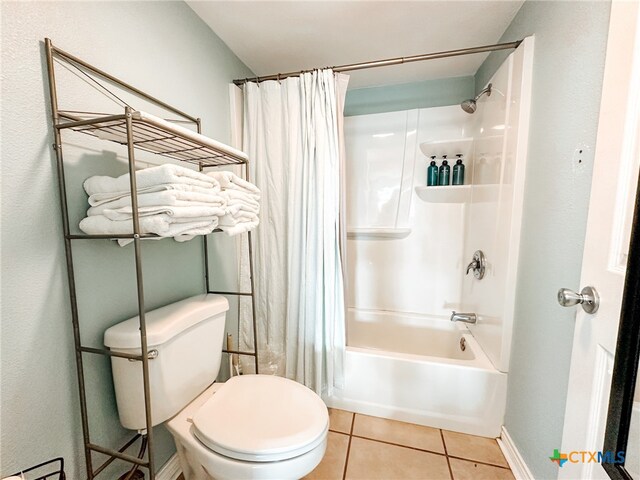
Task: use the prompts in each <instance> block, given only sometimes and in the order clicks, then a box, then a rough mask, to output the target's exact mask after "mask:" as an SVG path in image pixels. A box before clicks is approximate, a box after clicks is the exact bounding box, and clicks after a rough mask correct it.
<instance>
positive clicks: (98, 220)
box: [80, 214, 218, 237]
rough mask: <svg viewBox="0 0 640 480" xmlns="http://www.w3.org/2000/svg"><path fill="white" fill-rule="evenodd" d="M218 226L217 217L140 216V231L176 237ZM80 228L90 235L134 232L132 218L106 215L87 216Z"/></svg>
mask: <svg viewBox="0 0 640 480" xmlns="http://www.w3.org/2000/svg"><path fill="white" fill-rule="evenodd" d="M217 226H218V219H217V218H215V217H214V218H208V219H202V218H194V219H192V221H185V219H184V218H182V219H179V221H176V219H175V218H173V217H171V216H169V215H166V214H160V215H152V216H148V217H141V218H140V232H141V233H154V234H156V235H159V236H161V237H175V236H176V235H182V234H184V233H185V232H189V231H190V230H194V229H210V230H211V231H213V230H214V229H215V228H216V227H217ZM80 230H82V231H83V232H84V233H86V234H89V235H105V234H106V235H109V234H114V235H117V234H126V233H133V225H132V222H131V220H110V219H109V218H107V217H105V216H104V215H93V216H91V217H85V218H83V219H82V220H81V221H80Z"/></svg>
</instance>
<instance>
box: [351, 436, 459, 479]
mask: <svg viewBox="0 0 640 480" xmlns="http://www.w3.org/2000/svg"><path fill="white" fill-rule="evenodd" d="M346 478H347V479H353V480H357V479H362V480H398V479H402V480H418V479H419V480H450V479H451V476H450V475H449V467H448V465H447V459H446V457H444V455H438V454H435V453H428V452H421V451H419V450H414V449H411V448H405V447H398V446H396V445H389V444H387V443H380V442H376V441H373V440H366V439H364V438H358V437H353V438H352V439H351V449H350V451H349V462H348V464H347V476H346Z"/></svg>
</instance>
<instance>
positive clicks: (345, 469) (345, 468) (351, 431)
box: [342, 412, 356, 480]
mask: <svg viewBox="0 0 640 480" xmlns="http://www.w3.org/2000/svg"><path fill="white" fill-rule="evenodd" d="M351 415H353V416H352V417H351V428H350V429H349V443H348V444H347V458H345V460H344V470H343V471H342V480H345V479H346V478H347V467H348V466H349V454H350V453H351V439H352V438H353V425H354V424H355V423H356V414H355V413H353V412H351Z"/></svg>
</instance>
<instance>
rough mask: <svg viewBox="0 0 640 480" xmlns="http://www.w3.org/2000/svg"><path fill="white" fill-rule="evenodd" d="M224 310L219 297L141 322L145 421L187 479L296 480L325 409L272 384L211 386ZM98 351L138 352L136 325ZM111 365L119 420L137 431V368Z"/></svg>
mask: <svg viewBox="0 0 640 480" xmlns="http://www.w3.org/2000/svg"><path fill="white" fill-rule="evenodd" d="M228 309H229V303H228V301H227V299H226V298H225V297H222V296H220V295H198V296H195V297H191V298H187V299H186V300H182V301H180V302H176V303H173V304H171V305H167V306H166V307H162V308H159V309H157V310H153V311H151V312H148V313H147V314H146V316H145V317H146V325H147V344H148V349H149V352H150V358H152V360H150V361H149V374H150V388H151V412H152V423H153V425H154V426H155V425H158V424H160V423H164V422H166V423H165V425H166V426H167V428H168V429H169V431H170V432H171V433H172V435H173V437H174V439H175V442H176V447H177V450H178V455H179V458H180V464H181V466H182V469H183V473H184V476H185V479H186V480H201V479H202V480H205V479H212V478H214V479H219V480H226V479H229V480H231V479H233V480H240V479H299V478H302V477H304V476H305V475H307V474H308V473H310V472H311V471H312V470H313V469H314V468H315V467H316V466H317V465H318V464H319V463H320V461H321V460H322V457H323V456H324V452H325V450H326V446H327V432H328V430H329V415H328V413H327V408H326V406H325V405H324V403H323V402H322V400H321V399H320V397H318V395H316V394H315V393H314V392H313V391H311V390H309V389H308V388H306V387H305V386H303V385H300V384H299V383H296V382H294V381H292V380H287V379H285V378H281V377H275V376H271V375H243V376H237V377H233V378H231V379H230V380H229V381H227V382H226V383H215V384H214V383H213V382H214V380H215V379H216V377H217V375H218V371H219V369H220V360H221V356H222V341H223V337H224V332H225V315H226V312H227V310H228ZM104 343H105V345H106V346H107V347H109V348H110V349H111V350H112V351H118V352H126V353H136V354H139V353H140V332H139V322H138V317H134V318H131V319H129V320H126V321H124V322H121V323H119V324H117V325H114V326H113V327H111V328H109V329H108V330H107V331H106V332H105V334H104ZM111 358H112V370H113V381H114V385H115V391H116V400H117V404H118V413H119V415H120V422H121V423H122V425H123V426H124V427H125V428H129V429H131V430H144V429H145V428H146V422H145V409H144V396H143V387H142V364H141V362H139V361H129V360H128V359H125V358H117V357H111Z"/></svg>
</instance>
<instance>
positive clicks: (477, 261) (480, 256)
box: [466, 250, 487, 280]
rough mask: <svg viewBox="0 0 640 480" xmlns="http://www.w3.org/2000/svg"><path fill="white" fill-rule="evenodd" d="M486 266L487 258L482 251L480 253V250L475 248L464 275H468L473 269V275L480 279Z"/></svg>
mask: <svg viewBox="0 0 640 480" xmlns="http://www.w3.org/2000/svg"><path fill="white" fill-rule="evenodd" d="M486 267H487V260H486V259H485V256H484V253H482V250H476V251H475V253H474V254H473V260H471V263H470V264H469V265H468V266H467V273H466V275H469V272H470V271H472V270H473V276H474V277H476V278H477V279H478V280H482V278H483V277H484V272H485V269H486Z"/></svg>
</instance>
